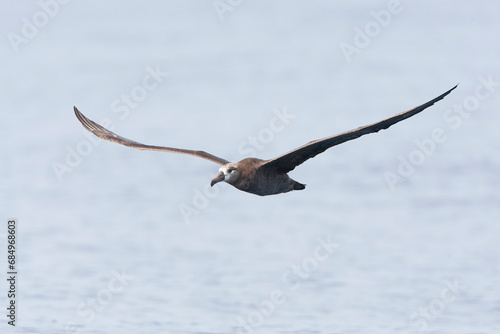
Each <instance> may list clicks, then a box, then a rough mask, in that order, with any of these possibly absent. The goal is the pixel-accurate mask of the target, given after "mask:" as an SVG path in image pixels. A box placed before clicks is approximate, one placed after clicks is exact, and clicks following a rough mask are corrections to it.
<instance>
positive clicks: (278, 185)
mask: <svg viewBox="0 0 500 334" xmlns="http://www.w3.org/2000/svg"><path fill="white" fill-rule="evenodd" d="M457 86H458V85H457ZM457 86H455V87H453V88H451V89H450V90H448V91H447V92H445V93H443V94H441V95H439V96H438V97H436V98H435V99H432V100H430V101H429V102H427V103H424V104H422V105H420V106H418V107H415V108H413V109H410V110H408V111H405V112H402V113H400V114H397V115H394V116H392V117H389V118H387V119H384V120H382V121H380V122H377V123H373V124H370V125H366V126H362V127H359V128H357V129H354V130H350V131H346V132H343V133H340V134H337V135H334V136H331V137H327V138H323V139H318V140H313V141H311V142H309V143H307V144H305V145H303V146H301V147H299V148H296V149H295V150H293V151H290V152H288V153H285V154H283V155H280V156H278V157H276V158H274V159H270V160H261V159H257V158H246V159H243V160H241V161H240V162H229V161H227V160H225V159H222V158H219V157H216V156H215V155H212V154H210V153H207V152H204V151H194V150H186V149H181V148H173V147H166V146H153V145H145V144H141V143H138V142H135V141H132V140H130V139H127V138H124V137H121V136H119V135H117V134H115V133H113V132H111V131H109V130H108V129H106V128H104V127H102V126H101V125H99V124H97V123H95V122H94V121H91V120H90V119H88V118H87V117H85V116H84V115H83V114H82V113H81V112H80V111H78V109H77V108H76V107H74V110H75V114H76V117H77V118H78V120H79V121H80V122H81V123H82V124H83V126H84V127H85V129H87V130H88V131H90V132H92V133H93V134H94V135H96V136H97V137H99V138H102V139H105V140H109V141H112V142H115V143H118V144H122V145H125V146H129V147H134V148H137V149H140V150H152V151H162V152H171V153H181V154H188V155H192V156H195V157H199V158H203V159H206V160H210V161H212V162H215V163H216V164H219V165H221V167H220V168H219V173H218V174H217V176H216V177H215V178H214V179H213V180H212V181H211V182H210V185H211V186H214V184H216V183H218V182H221V181H225V182H227V183H229V184H230V185H232V186H234V187H236V188H237V189H239V190H242V191H246V192H249V193H252V194H256V195H260V196H267V195H276V194H281V193H286V192H289V191H292V190H302V189H304V188H305V187H306V185H305V184H302V183H299V182H297V181H295V180H293V179H291V178H290V177H289V176H288V172H290V171H292V170H293V169H294V168H295V167H297V166H298V165H300V164H302V163H303V162H305V161H306V160H308V159H311V158H314V157H315V156H316V155H318V154H320V153H322V152H324V151H326V150H327V149H329V148H330V147H332V146H335V145H339V144H342V143H344V142H346V141H349V140H353V139H356V138H359V137H361V136H363V135H366V134H369V133H373V132H378V131H380V130H384V129H387V128H388V127H390V126H391V125H393V124H396V123H398V122H400V121H402V120H404V119H407V118H409V117H412V116H414V115H416V114H418V113H419V112H421V111H422V110H424V109H426V108H428V107H430V106H432V105H433V104H434V103H436V102H437V101H439V100H441V99H443V98H444V97H445V96H446V95H448V94H449V93H450V92H451V91H452V90H454V89H455V88H456V87H457Z"/></svg>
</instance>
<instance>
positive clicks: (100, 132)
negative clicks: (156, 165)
mask: <svg viewBox="0 0 500 334" xmlns="http://www.w3.org/2000/svg"><path fill="white" fill-rule="evenodd" d="M74 110H75V115H76V118H78V120H79V121H80V122H81V123H82V125H83V127H84V128H85V129H87V130H89V131H90V132H92V133H93V134H94V135H96V136H97V137H99V138H102V139H105V140H109V141H112V142H115V143H118V144H122V145H125V146H129V147H134V148H138V149H139V150H150V151H162V152H171V153H181V154H188V155H192V156H195V157H199V158H203V159H207V160H210V161H212V162H215V163H218V164H219V165H225V164H227V163H229V161H227V160H225V159H222V158H219V157H216V156H215V155H211V154H209V153H207V152H204V151H192V150H184V149H181V148H173V147H165V146H152V145H144V144H141V143H138V142H135V141H132V140H130V139H127V138H124V137H121V136H118V135H117V134H115V133H113V132H111V131H109V130H108V129H106V128H104V127H102V126H100V125H99V124H97V123H96V122H94V121H91V120H90V119H88V118H87V117H85V116H84V115H83V114H82V113H81V112H80V111H79V110H78V109H77V108H76V107H74Z"/></svg>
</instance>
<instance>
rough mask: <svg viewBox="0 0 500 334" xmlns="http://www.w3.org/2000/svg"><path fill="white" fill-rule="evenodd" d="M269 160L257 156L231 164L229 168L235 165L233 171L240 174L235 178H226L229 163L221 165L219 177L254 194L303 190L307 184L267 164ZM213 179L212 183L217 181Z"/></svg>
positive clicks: (263, 194)
mask: <svg viewBox="0 0 500 334" xmlns="http://www.w3.org/2000/svg"><path fill="white" fill-rule="evenodd" d="M266 162H267V160H261V159H257V158H246V159H243V160H241V161H239V162H237V163H236V164H229V166H228V167H229V168H230V167H231V166H232V165H234V166H235V167H236V169H235V170H234V171H233V172H230V173H231V174H232V173H238V174H239V175H238V176H237V177H235V178H234V179H233V178H231V177H228V178H226V175H230V174H229V173H228V168H227V165H225V166H223V167H221V168H220V169H221V171H220V172H219V175H218V176H217V177H219V178H221V181H222V179H223V180H224V181H226V182H227V183H229V184H230V185H232V186H234V187H235V188H237V189H239V190H242V191H246V192H249V193H252V194H256V195H260V196H266V195H274V194H281V193H286V192H289V191H292V190H302V189H304V188H305V187H306V186H305V185H304V184H301V183H299V182H297V181H295V180H292V179H291V178H290V176H288V174H287V173H280V172H278V171H277V170H276V169H274V168H270V167H268V166H266ZM217 177H216V178H215V181H212V185H214V184H215V183H217Z"/></svg>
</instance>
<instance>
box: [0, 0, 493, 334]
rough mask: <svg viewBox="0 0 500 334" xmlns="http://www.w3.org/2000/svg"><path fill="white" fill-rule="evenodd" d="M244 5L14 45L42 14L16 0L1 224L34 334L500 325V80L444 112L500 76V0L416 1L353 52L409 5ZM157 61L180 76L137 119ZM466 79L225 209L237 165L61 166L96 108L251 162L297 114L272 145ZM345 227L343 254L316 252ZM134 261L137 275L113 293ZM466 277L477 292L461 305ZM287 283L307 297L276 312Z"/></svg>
mask: <svg viewBox="0 0 500 334" xmlns="http://www.w3.org/2000/svg"><path fill="white" fill-rule="evenodd" d="M47 1H48V0H46V1H45V2H47ZM45 2H42V3H45ZM49 3H50V1H49ZM233 3H235V6H234V8H233V10H232V11H231V12H228V13H226V14H225V15H224V19H223V20H221V18H220V17H219V16H218V14H217V12H216V10H215V9H214V6H213V2H212V1H146V2H138V1H119V2H118V1H78V2H77V1H72V2H69V3H67V4H64V5H63V4H61V5H60V6H59V8H58V9H57V13H55V12H54V15H53V17H51V18H50V20H49V21H48V22H47V24H46V25H44V26H43V27H41V28H39V31H38V33H37V34H36V36H34V37H33V38H30V39H28V43H27V44H23V45H21V46H20V47H19V50H18V52H17V53H16V52H15V51H14V49H13V48H12V46H11V44H10V42H9V39H8V36H9V33H15V34H21V29H22V27H23V24H24V21H23V17H26V18H27V19H28V20H30V21H32V20H33V16H34V15H40V12H41V10H42V9H41V7H40V4H39V2H37V1H23V2H14V1H10V2H8V3H7V2H6V1H4V2H3V7H2V11H0V28H1V30H0V34H1V37H2V38H1V59H2V64H1V66H0V78H1V79H0V85H1V90H0V91H1V99H0V107H1V115H2V117H1V120H0V129H1V131H2V141H1V143H2V144H1V158H2V160H1V165H0V168H1V170H0V173H1V174H0V175H1V176H2V186H1V203H2V204H1V207H0V210H1V211H0V213H1V215H0V218H1V220H2V226H3V227H2V228H1V229H2V230H1V233H2V234H1V235H2V236H3V237H5V230H6V228H5V225H6V221H7V218H8V217H16V218H17V219H18V220H19V224H20V230H19V246H20V250H19V261H20V263H19V270H20V276H19V278H20V279H19V287H18V288H19V291H20V297H19V299H18V303H19V305H20V309H19V313H18V317H19V318H18V321H19V322H18V324H19V326H18V328H17V332H22V333H37V332H40V333H72V332H74V331H75V330H76V331H80V332H82V333H91V332H92V333H139V332H140V333H237V332H242V333H243V332H245V330H244V329H243V328H240V327H239V326H240V324H239V322H238V321H239V320H238V319H239V317H241V318H243V319H248V318H249V317H250V318H251V319H254V320H255V321H260V320H262V321H260V322H259V323H258V324H257V325H255V323H254V325H255V326H254V327H253V328H252V330H253V332H255V333H410V332H411V333H414V332H416V333H418V332H422V333H424V332H426V333H455V334H456V333H498V331H499V330H500V320H499V319H500V288H499V286H500V282H499V277H500V276H499V274H500V270H499V269H500V261H499V260H500V256H499V251H500V227H499V218H500V210H499V205H498V204H499V186H500V179H499V176H498V175H499V174H498V168H499V166H500V158H499V154H498V152H499V148H500V144H499V143H500V135H499V132H498V124H499V121H500V116H499V115H500V111H499V110H498V109H499V108H498V105H499V102H500V87H499V86H496V87H494V89H495V90H494V92H493V93H492V94H491V96H489V97H488V98H487V99H484V100H482V101H480V103H479V105H478V106H477V108H475V109H474V110H473V111H472V112H471V113H470V116H469V117H468V118H464V119H461V123H460V124H459V126H458V127H456V128H453V127H452V125H454V123H450V122H447V121H446V120H445V115H446V113H447V112H448V111H449V110H450V108H453V106H454V105H456V104H462V103H464V101H469V102H470V101H472V100H471V99H472V98H473V96H474V94H475V90H476V87H477V86H478V85H480V83H481V82H480V79H479V78H480V77H483V78H488V77H492V78H493V80H494V81H495V82H500V73H499V71H498V68H499V67H498V64H499V55H500V43H498V32H499V31H500V22H499V21H498V15H497V14H498V10H499V9H500V8H499V4H498V2H497V1H493V0H490V1H474V2H472V1H465V0H464V1H430V0H429V1H402V2H401V12H400V13H398V14H396V15H393V16H392V17H391V20H390V22H389V24H387V25H386V26H384V27H382V29H381V31H380V32H379V34H377V36H374V37H373V38H371V40H370V43H369V45H368V46H367V47H365V48H362V49H361V50H360V53H359V54H355V55H353V57H352V59H351V62H350V63H348V62H347V61H346V58H345V57H344V56H343V54H342V52H341V49H340V45H341V43H349V44H353V43H354V38H355V35H356V29H357V28H359V29H364V28H365V26H366V25H367V24H368V25H370V24H372V25H373V24H374V23H373V22H376V21H375V20H374V17H373V14H372V11H375V12H380V11H381V10H386V9H387V6H388V2H386V1H343V2H340V1H248V0H247V1H241V2H240V3H238V2H237V1H234V2H233ZM52 9H53V10H54V8H52ZM157 66H159V67H160V68H161V70H163V71H165V72H169V76H168V77H167V78H166V79H165V80H164V81H163V82H162V83H161V85H159V87H158V88H157V89H155V90H153V91H150V92H148V95H147V97H146V98H145V99H144V100H143V101H141V102H139V103H138V106H137V108H135V109H133V110H131V112H130V114H129V116H128V117H125V118H124V119H121V118H120V116H122V114H120V113H114V112H113V110H112V103H113V102H114V101H115V100H116V99H117V98H120V96H121V94H130V93H131V91H132V90H133V89H134V88H135V87H137V86H138V85H141V84H142V81H143V78H144V77H145V75H146V74H147V70H146V68H147V67H152V68H155V67H157ZM457 83H459V84H460V85H459V87H458V88H457V90H455V91H454V92H453V93H452V94H451V95H449V96H448V97H447V98H446V99H445V100H443V101H441V102H439V103H438V104H436V105H434V106H433V107H432V108H430V109H428V110H426V111H425V112H424V113H423V114H420V115H418V116H416V117H414V118H412V119H410V120H407V121H405V122H404V123H401V124H398V125H396V126H394V127H393V128H391V129H389V130H387V131H383V132H381V133H379V134H374V135H370V136H367V137H363V138H361V139H358V140H356V141H354V142H350V143H346V144H344V145H342V146H339V147H336V148H333V149H331V150H329V151H327V152H325V153H324V154H322V155H320V156H318V157H316V158H315V159H313V160H310V161H308V162H307V163H305V164H304V165H302V166H300V167H299V168H297V169H296V170H295V171H293V172H292V173H291V176H292V177H293V178H295V179H297V180H298V181H300V182H303V183H306V184H307V188H306V190H304V191H300V192H294V193H289V194H283V195H279V196H271V197H264V198H261V197H258V196H254V195H251V194H247V193H243V192H240V191H237V190H236V189H234V188H232V187H228V186H226V187H224V186H222V185H217V186H216V190H214V189H212V190H211V191H210V192H209V193H208V195H209V196H210V197H211V198H208V197H205V196H204V195H203V196H204V197H203V198H204V199H203V198H201V196H200V195H199V194H200V192H201V193H203V192H205V191H206V189H208V188H207V185H208V183H209V182H210V179H211V178H212V177H213V176H215V174H216V173H217V169H218V166H217V165H215V164H213V163H211V162H209V161H204V160H201V159H196V158H192V157H189V156H183V155H175V154H167V153H158V152H144V151H139V150H132V149H129V148H126V147H123V146H119V145H116V144H113V143H108V142H105V143H100V144H98V145H97V146H94V145H93V146H92V151H91V153H90V154H88V155H87V156H85V157H84V158H83V159H82V161H81V162H80V163H79V164H78V165H77V166H76V167H75V168H73V169H72V172H68V173H65V174H64V175H63V176H62V181H60V180H58V178H57V176H56V173H55V172H54V169H53V168H54V167H53V166H54V164H56V163H60V164H65V163H66V162H65V161H66V159H67V155H68V149H69V150H75V149H77V147H79V145H80V146H81V145H85V141H87V140H88V139H87V137H86V136H85V135H84V131H83V128H82V127H81V125H80V124H79V123H78V121H77V120H76V118H75V117H74V114H73V111H72V108H73V106H74V105H76V106H78V107H79V108H80V110H81V111H82V112H84V113H85V114H86V115H87V116H89V117H90V118H91V119H95V120H98V121H99V120H101V119H103V118H109V119H110V120H111V121H112V122H113V124H114V129H115V131H117V132H118V133H119V134H122V135H124V136H127V137H129V138H132V139H134V140H137V141H141V142H144V143H150V144H158V145H170V146H174V147H175V146H177V147H183V148H192V149H203V150H206V151H208V152H211V153H213V154H216V155H219V156H221V157H224V158H226V159H228V160H232V161H238V160H240V159H242V158H244V157H245V155H244V154H242V153H244V152H241V145H244V144H245V141H247V140H248V137H249V136H252V135H253V136H255V135H258V134H259V133H263V132H262V131H264V132H265V131H267V130H265V129H266V128H269V126H270V124H271V122H272V119H273V117H274V115H275V114H274V113H273V110H275V109H279V110H282V109H283V108H286V110H287V111H288V112H289V113H291V114H293V115H294V116H295V118H294V119H292V120H290V122H289V124H288V125H286V126H285V127H284V128H283V129H282V131H278V132H275V133H273V138H272V140H269V142H266V143H265V145H263V146H264V147H262V149H261V150H259V151H258V152H257V153H258V154H257V155H258V156H259V157H261V158H271V157H273V156H276V155H278V154H281V153H284V152H286V151H288V150H291V149H293V148H295V147H297V146H300V145H302V144H304V143H306V142H308V141H310V140H313V139H317V138H321V137H325V136H328V135H332V134H335V133H338V132H341V131H344V130H348V129H351V128H354V127H357V126H360V125H364V124H368V123H370V122H374V121H377V120H379V119H382V118H385V117H388V116H390V115H392V114H395V113H398V112H401V111H404V110H406V109H409V108H412V107H414V106H416V105H418V104H420V103H423V102H426V101H427V100H430V99H431V98H434V97H435V96H437V95H439V94H441V93H442V92H444V91H446V90H447V89H449V88H451V87H452V86H453V85H455V84H457ZM484 91H485V90H484V89H483V90H482V92H484ZM467 99H469V100H467ZM436 128H440V129H442V131H444V134H445V136H446V140H445V142H444V143H439V144H438V145H437V146H436V148H435V151H434V152H433V153H432V154H430V155H429V156H428V157H426V159H425V162H424V163H423V164H422V165H420V166H417V167H416V169H415V171H414V173H413V174H412V175H410V176H409V177H407V178H405V180H404V182H401V183H399V184H397V185H396V187H395V189H394V191H391V188H390V187H389V186H388V184H387V182H386V180H385V178H384V173H386V172H393V173H397V170H398V166H399V164H400V160H399V158H398V157H399V156H402V157H405V158H408V157H409V156H410V154H416V153H414V152H415V151H416V150H418V146H417V144H416V143H415V141H416V140H424V139H426V138H430V136H431V133H432V131H433V130H434V129H436ZM239 148H240V149H239ZM214 191H215V193H214ZM197 194H198V195H197ZM188 206H189V207H191V208H192V209H193V210H197V211H196V214H193V215H192V216H191V217H189V219H185V218H184V217H183V215H182V214H181V211H180V210H181V209H182V208H186V207H188ZM188 223H189V224H188ZM328 236H329V238H330V239H331V240H332V241H333V242H335V243H336V244H338V245H339V247H338V249H336V250H335V252H333V253H332V254H331V255H329V257H328V258H327V259H326V260H325V261H320V262H314V261H313V262H311V261H312V259H313V258H311V256H313V255H314V251H315V249H316V247H318V245H319V243H318V239H317V238H318V237H319V238H327V237H328ZM4 241H5V239H4V238H3V241H2V245H0V249H2V251H1V261H0V263H1V264H2V266H1V267H2V268H6V263H5V251H4V249H5V248H4V247H5V242H4ZM303 261H305V262H303ZM302 263H309V264H310V263H313V264H317V267H314V268H313V269H311V272H310V274H309V276H308V277H307V278H304V279H301V280H300V282H299V283H300V286H299V287H298V288H297V289H295V290H292V289H291V286H290V284H289V283H287V282H286V281H283V280H282V275H283V274H284V273H287V272H288V270H290V268H292V266H294V265H301V264H302ZM122 270H124V271H125V273H126V274H127V275H130V276H133V277H134V278H133V279H132V280H130V281H127V282H126V286H119V285H112V287H113V288H114V290H113V291H114V292H110V289H109V284H110V283H113V282H114V281H113V279H114V278H113V277H114V276H113V275H114V274H113V273H116V272H121V271H122ZM2 271H6V270H4V269H2ZM447 281H448V282H453V281H457V282H459V284H460V289H459V291H458V292H457V295H456V296H455V297H456V298H454V300H453V301H452V302H447V303H443V302H442V300H441V299H442V297H441V293H442V291H443V289H446V286H447V285H446V283H445V282H447ZM115 283H116V282H115ZM0 287H1V293H0V296H1V297H0V302H1V303H2V304H1V305H2V306H1V308H2V309H4V305H6V302H7V300H6V298H5V296H6V294H5V291H6V286H5V281H4V283H2V284H0ZM117 287H119V288H120V289H117ZM117 290H120V291H117ZM275 290H279V291H282V292H284V293H285V294H286V296H285V300H284V301H282V303H281V304H279V305H276V306H275V309H274V310H273V312H272V314H269V315H268V316H266V317H265V318H262V319H260V318H259V316H258V314H257V313H256V312H257V311H256V310H257V308H256V307H258V305H259V304H261V303H262V302H264V301H266V300H268V299H269V296H270V293H271V292H272V291H275ZM92 298H96V299H97V305H95V306H94V307H95V308H96V311H95V313H94V314H93V317H92V316H91V315H90V314H91V313H92V312H93V311H90V310H91V308H90V306H89V305H88V304H87V303H89V300H90V301H91V300H92ZM256 305H257V306H256ZM429 307H434V315H433V316H432V318H430V317H429V319H427V320H423V319H425V318H423V317H422V316H420V315H418V314H419V312H421V310H422V309H424V310H425V309H428V308H429ZM439 307H441V308H442V309H439ZM436 308H437V309H436ZM415 312H416V314H417V315H415ZM1 313H2V316H1V317H0V319H2V320H1V324H0V326H1V327H0V328H2V329H0V331H1V332H2V333H3V332H5V329H7V330H8V332H12V328H10V327H8V326H7V325H6V324H5V322H6V318H5V316H4V313H5V311H2V312H1ZM252 316H253V317H254V318H252ZM424 327H425V328H424ZM247 332H248V330H247Z"/></svg>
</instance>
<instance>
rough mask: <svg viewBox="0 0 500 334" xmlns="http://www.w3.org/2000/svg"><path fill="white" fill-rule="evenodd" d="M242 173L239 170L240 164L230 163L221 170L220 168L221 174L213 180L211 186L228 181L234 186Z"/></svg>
mask: <svg viewBox="0 0 500 334" xmlns="http://www.w3.org/2000/svg"><path fill="white" fill-rule="evenodd" d="M240 175H241V171H240V170H239V168H238V164H235V163H228V164H226V165H224V166H222V167H221V168H219V174H217V176H216V177H214V178H213V179H212V182H210V186H211V187H213V186H214V184H216V183H218V182H221V181H226V182H227V183H229V184H234V183H235V182H236V181H238V179H239V178H240Z"/></svg>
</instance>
